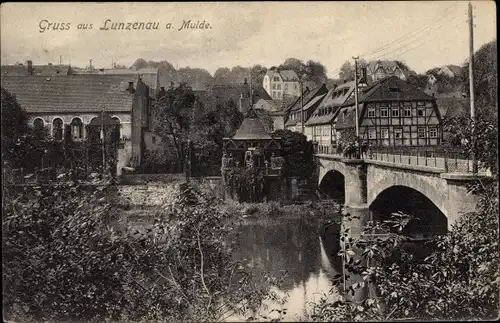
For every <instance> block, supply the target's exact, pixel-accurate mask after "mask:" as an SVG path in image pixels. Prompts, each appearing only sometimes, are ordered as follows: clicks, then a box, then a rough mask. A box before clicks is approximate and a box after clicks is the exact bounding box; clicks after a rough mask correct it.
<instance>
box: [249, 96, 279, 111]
mask: <svg viewBox="0 0 500 323" xmlns="http://www.w3.org/2000/svg"><path fill="white" fill-rule="evenodd" d="M254 109H256V110H264V111H268V112H275V111H280V108H279V106H278V105H276V103H275V102H274V101H273V100H265V99H259V100H258V101H257V103H255V104H254Z"/></svg>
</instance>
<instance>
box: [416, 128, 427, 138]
mask: <svg viewBox="0 0 500 323" xmlns="http://www.w3.org/2000/svg"><path fill="white" fill-rule="evenodd" d="M417 133H418V138H425V128H418V129H417Z"/></svg>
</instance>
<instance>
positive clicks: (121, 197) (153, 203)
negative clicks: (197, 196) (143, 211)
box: [117, 183, 179, 208]
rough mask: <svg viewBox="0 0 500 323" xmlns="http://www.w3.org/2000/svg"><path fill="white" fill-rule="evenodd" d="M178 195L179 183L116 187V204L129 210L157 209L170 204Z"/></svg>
mask: <svg viewBox="0 0 500 323" xmlns="http://www.w3.org/2000/svg"><path fill="white" fill-rule="evenodd" d="M178 193H179V183H167V184H151V183H149V184H146V185H118V192H117V198H118V201H117V202H118V203H119V204H121V205H128V206H130V207H131V208H144V207H145V208H148V207H157V206H162V205H164V204H170V203H172V202H173V199H174V197H175V196H176V195H177V194H178Z"/></svg>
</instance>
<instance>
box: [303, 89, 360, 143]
mask: <svg viewBox="0 0 500 323" xmlns="http://www.w3.org/2000/svg"><path fill="white" fill-rule="evenodd" d="M365 86H366V84H359V88H360V89H362V88H363V87H365ZM353 96H354V81H351V82H345V83H344V84H340V85H339V86H335V87H333V88H332V89H330V91H328V93H327V94H326V96H325V97H324V98H323V100H322V101H321V103H320V104H319V105H318V107H317V108H316V110H315V111H314V113H313V114H312V116H311V117H310V118H309V119H308V120H307V122H306V123H305V127H306V133H307V134H310V135H311V136H310V137H308V139H309V140H312V141H313V142H315V143H317V145H318V151H319V152H320V153H331V152H332V151H335V147H336V146H337V137H338V135H337V130H336V127H335V121H336V116H337V114H338V112H339V111H340V107H341V106H342V105H343V104H344V103H345V102H346V101H347V100H349V99H351V98H352V97H353Z"/></svg>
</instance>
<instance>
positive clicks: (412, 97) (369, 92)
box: [344, 75, 435, 106]
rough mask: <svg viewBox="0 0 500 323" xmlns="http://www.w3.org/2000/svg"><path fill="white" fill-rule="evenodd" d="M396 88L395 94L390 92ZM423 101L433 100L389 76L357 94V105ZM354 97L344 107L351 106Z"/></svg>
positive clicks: (418, 90) (411, 85)
mask: <svg viewBox="0 0 500 323" xmlns="http://www.w3.org/2000/svg"><path fill="white" fill-rule="evenodd" d="M391 88H397V89H398V91H397V92H392V91H390V89H391ZM402 100H404V101H425V100H435V99H434V98H433V97H432V96H430V95H428V94H426V93H425V92H423V91H422V90H420V89H419V88H418V87H416V86H415V85H413V84H410V83H408V82H405V81H403V80H402V79H400V78H399V77H397V76H394V75H393V76H389V77H386V78H383V79H381V80H379V81H377V82H375V83H372V84H370V85H369V86H368V87H366V88H364V89H363V90H362V91H360V92H359V93H358V103H361V102H381V101H402ZM354 103H355V102H354V97H351V98H350V99H349V100H347V102H346V103H345V104H344V106H348V105H353V104H354Z"/></svg>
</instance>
